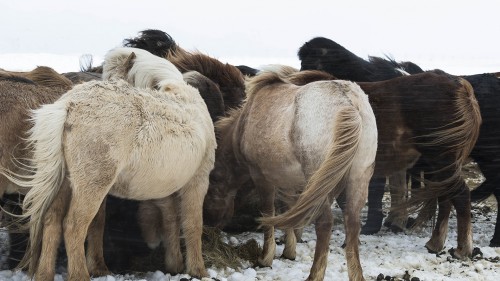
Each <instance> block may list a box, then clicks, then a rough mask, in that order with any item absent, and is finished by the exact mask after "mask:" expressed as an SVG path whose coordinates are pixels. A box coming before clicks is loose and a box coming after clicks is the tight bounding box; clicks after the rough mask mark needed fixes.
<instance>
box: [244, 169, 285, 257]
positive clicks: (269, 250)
mask: <svg viewBox="0 0 500 281" xmlns="http://www.w3.org/2000/svg"><path fill="white" fill-rule="evenodd" d="M252 173H253V176H252V179H253V181H254V183H255V186H256V187H257V189H258V193H259V196H260V202H261V203H260V204H261V212H262V215H263V216H264V217H267V216H274V214H275V206H274V198H275V193H274V192H275V191H274V187H272V186H271V185H270V184H269V183H268V182H267V181H266V180H265V179H264V177H263V176H262V175H260V173H258V172H256V171H255V170H252ZM262 228H263V232H264V246H263V247H262V254H261V255H260V257H259V258H258V260H257V263H258V264H259V265H260V266H264V267H267V266H271V265H272V264H273V260H274V254H275V252H276V240H275V236H274V226H270V225H266V226H263V227H262ZM287 239H288V238H287ZM291 250H292V249H289V250H288V251H291ZM290 255H291V254H290Z"/></svg>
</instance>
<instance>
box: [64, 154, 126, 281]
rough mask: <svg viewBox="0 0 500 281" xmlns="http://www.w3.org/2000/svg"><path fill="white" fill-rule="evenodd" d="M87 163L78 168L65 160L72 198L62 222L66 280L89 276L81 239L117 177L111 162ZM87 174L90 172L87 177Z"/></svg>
mask: <svg viewBox="0 0 500 281" xmlns="http://www.w3.org/2000/svg"><path fill="white" fill-rule="evenodd" d="M71 160H73V159H71ZM89 162H91V164H90V163H89V164H88V165H85V164H82V165H79V166H78V169H71V168H72V167H71V166H72V165H71V164H72V163H71V162H69V161H68V166H69V172H70V174H71V178H72V183H73V186H72V198H71V202H70V205H69V208H68V212H67V214H66V217H65V218H64V223H63V229H64V242H65V246H66V253H67V256H68V281H80V280H89V279H90V275H89V271H88V268H87V264H86V259H85V238H86V236H87V232H88V229H89V226H90V224H91V223H92V221H93V219H94V217H95V216H96V215H97V213H98V211H99V209H100V207H101V205H102V204H103V201H104V198H105V197H106V195H107V194H108V192H109V190H110V189H111V187H112V186H113V183H114V181H115V179H116V176H117V169H116V168H115V166H114V165H113V163H111V162H107V161H106V162H103V163H98V162H97V163H96V161H89ZM82 166H83V167H82ZM89 174H91V175H92V177H91V178H89ZM101 246H102V245H101ZM100 251H102V249H101V250H100Z"/></svg>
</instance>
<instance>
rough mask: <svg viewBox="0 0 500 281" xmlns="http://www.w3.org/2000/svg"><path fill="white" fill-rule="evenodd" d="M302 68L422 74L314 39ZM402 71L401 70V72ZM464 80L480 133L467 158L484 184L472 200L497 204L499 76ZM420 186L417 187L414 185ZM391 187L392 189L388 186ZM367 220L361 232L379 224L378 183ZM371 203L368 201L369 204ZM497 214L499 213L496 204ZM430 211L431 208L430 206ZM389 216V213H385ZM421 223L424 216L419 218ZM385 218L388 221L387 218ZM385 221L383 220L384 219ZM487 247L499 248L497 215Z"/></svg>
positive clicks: (357, 75)
mask: <svg viewBox="0 0 500 281" xmlns="http://www.w3.org/2000/svg"><path fill="white" fill-rule="evenodd" d="M299 58H300V59H301V63H302V68H303V69H321V70H324V71H327V72H329V73H332V74H335V75H340V76H341V77H344V78H346V79H352V80H355V81H378V80H387V79H391V78H394V77H399V76H401V75H403V71H404V72H407V73H409V74H418V73H422V72H424V70H422V68H420V67H419V66H418V65H416V64H415V63H412V62H396V61H394V60H392V59H382V58H377V57H370V59H369V61H365V60H363V59H362V58H359V57H357V56H356V55H354V54H353V53H351V52H349V51H348V50H347V49H345V48H344V47H342V46H340V45H339V44H337V43H335V42H333V41H332V40H329V39H327V38H321V37H320V38H315V39H312V40H310V41H309V42H307V43H305V44H304V45H303V46H302V47H301V49H300V51H299ZM401 70H403V71H401ZM461 77H462V78H464V79H465V80H467V81H468V82H469V83H470V84H471V85H472V88H473V89H474V94H475V96H476V98H477V100H478V103H479V106H480V107H481V117H482V124H481V131H480V134H479V137H478V140H477V143H476V145H475V146H474V149H473V150H472V152H471V155H470V156H471V157H472V158H473V159H474V161H476V162H477V163H478V164H479V167H480V168H481V172H482V173H483V175H484V176H485V177H486V181H485V182H483V183H482V184H481V186H479V187H478V188H476V189H475V190H473V191H472V193H471V199H472V201H473V202H474V201H480V200H484V199H486V198H488V197H489V196H490V195H494V196H495V198H496V200H497V202H500V173H499V169H498V162H499V161H500V146H499V145H498V144H499V143H500V128H499V126H498V120H499V119H500V111H498V107H499V106H500V79H499V78H500V77H499V74H498V73H484V74H475V75H464V76H461ZM421 165H425V163H417V165H416V168H414V169H413V170H414V174H415V173H416V174H418V173H419V170H418V167H419V166H421ZM415 185H418V186H420V184H418V183H417V184H415ZM391 186H393V185H392V184H391ZM370 191H371V193H370V195H369V205H370V206H371V207H370V209H369V214H368V216H369V219H368V220H367V224H366V225H365V227H364V229H365V232H376V231H377V230H378V229H380V226H381V224H382V218H381V215H382V214H381V212H380V211H381V206H382V205H381V200H382V194H383V183H382V181H381V182H380V183H379V184H378V185H375V186H372V188H371V189H370ZM370 201H371V202H370ZM497 205H498V208H497V209H498V211H497V213H500V204H497ZM430 208H431V209H432V206H430ZM389 215H391V213H390V214H389ZM420 217H422V220H425V217H426V216H425V215H423V216H421V215H419V218H420ZM388 219H389V218H388ZM386 222H387V219H386ZM490 246H497V247H498V246H500V216H498V215H497V220H496V227H495V232H494V235H493V238H492V239H491V241H490Z"/></svg>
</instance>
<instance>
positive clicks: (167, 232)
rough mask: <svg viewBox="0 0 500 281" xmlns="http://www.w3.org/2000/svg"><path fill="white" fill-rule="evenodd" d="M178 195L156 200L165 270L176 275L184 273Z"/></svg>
mask: <svg viewBox="0 0 500 281" xmlns="http://www.w3.org/2000/svg"><path fill="white" fill-rule="evenodd" d="M175 197H176V194H175V193H174V194H172V195H170V196H168V197H166V198H162V199H157V200H154V201H153V202H154V205H155V206H156V207H157V209H158V210H160V212H161V226H162V230H163V231H162V233H163V235H162V239H163V247H164V248H165V269H166V271H167V272H168V273H170V274H172V275H176V274H178V273H181V272H183V271H184V261H183V259H182V253H181V237H180V223H179V217H178V213H177V209H178V208H177V205H176V204H175Z"/></svg>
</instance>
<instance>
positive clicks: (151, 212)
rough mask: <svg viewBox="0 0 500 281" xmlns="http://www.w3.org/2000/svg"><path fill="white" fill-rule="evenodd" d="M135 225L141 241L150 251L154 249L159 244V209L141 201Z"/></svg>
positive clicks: (151, 203) (150, 203)
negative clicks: (137, 227)
mask: <svg viewBox="0 0 500 281" xmlns="http://www.w3.org/2000/svg"><path fill="white" fill-rule="evenodd" d="M137 223H138V225H139V228H140V229H141V235H142V239H144V241H146V244H148V247H149V248H150V249H155V248H157V247H158V246H160V243H161V233H162V231H161V224H162V219H161V213H160V209H159V208H158V207H157V206H156V205H155V204H154V203H153V202H152V201H151V200H147V201H142V202H140V203H139V209H138V210H137Z"/></svg>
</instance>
